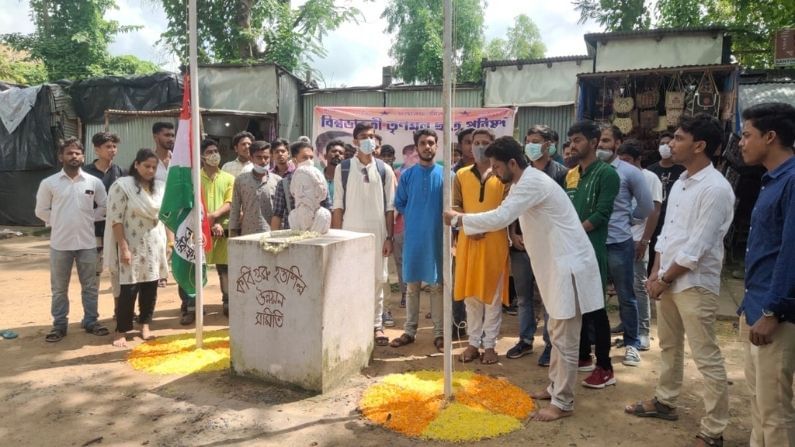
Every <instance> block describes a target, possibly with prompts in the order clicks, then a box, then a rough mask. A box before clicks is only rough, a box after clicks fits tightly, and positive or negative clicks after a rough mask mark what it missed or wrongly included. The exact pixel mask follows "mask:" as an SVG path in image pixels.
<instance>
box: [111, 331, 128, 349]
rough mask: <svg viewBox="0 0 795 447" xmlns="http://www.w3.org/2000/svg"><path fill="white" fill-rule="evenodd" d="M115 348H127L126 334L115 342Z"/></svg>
mask: <svg viewBox="0 0 795 447" xmlns="http://www.w3.org/2000/svg"><path fill="white" fill-rule="evenodd" d="M113 346H115V347H117V348H126V347H127V337H125V336H124V334H122V335H120V336H119V337H118V338H117V339H115V340H113Z"/></svg>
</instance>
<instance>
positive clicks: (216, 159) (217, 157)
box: [204, 154, 221, 166]
mask: <svg viewBox="0 0 795 447" xmlns="http://www.w3.org/2000/svg"><path fill="white" fill-rule="evenodd" d="M204 162H205V163H207V165H209V166H218V165H219V164H221V154H210V155H207V156H206V157H204Z"/></svg>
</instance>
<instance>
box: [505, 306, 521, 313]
mask: <svg viewBox="0 0 795 447" xmlns="http://www.w3.org/2000/svg"><path fill="white" fill-rule="evenodd" d="M505 313H506V314H508V315H519V308H518V307H517V306H516V305H511V306H508V308H507V309H505Z"/></svg>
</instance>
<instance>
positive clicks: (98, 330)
mask: <svg viewBox="0 0 795 447" xmlns="http://www.w3.org/2000/svg"><path fill="white" fill-rule="evenodd" d="M86 332H88V333H89V334H94V335H97V336H100V337H104V336H105V335H108V334H110V331H109V330H108V328H106V327H105V326H103V325H101V324H99V323H94V325H93V326H91V327H87V328H86Z"/></svg>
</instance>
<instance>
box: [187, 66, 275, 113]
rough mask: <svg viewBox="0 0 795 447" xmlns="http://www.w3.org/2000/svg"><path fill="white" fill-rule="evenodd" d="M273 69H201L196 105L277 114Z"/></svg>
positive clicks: (239, 67) (222, 67) (203, 67)
mask: <svg viewBox="0 0 795 447" xmlns="http://www.w3.org/2000/svg"><path fill="white" fill-rule="evenodd" d="M278 87H279V86H278V83H277V78H276V66H275V65H271V64H264V65H252V66H238V65H226V66H224V65H202V66H200V67H199V105H200V106H201V107H202V108H203V109H213V110H237V111H240V112H252V113H278V104H279V95H278V94H279V91H278Z"/></svg>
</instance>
